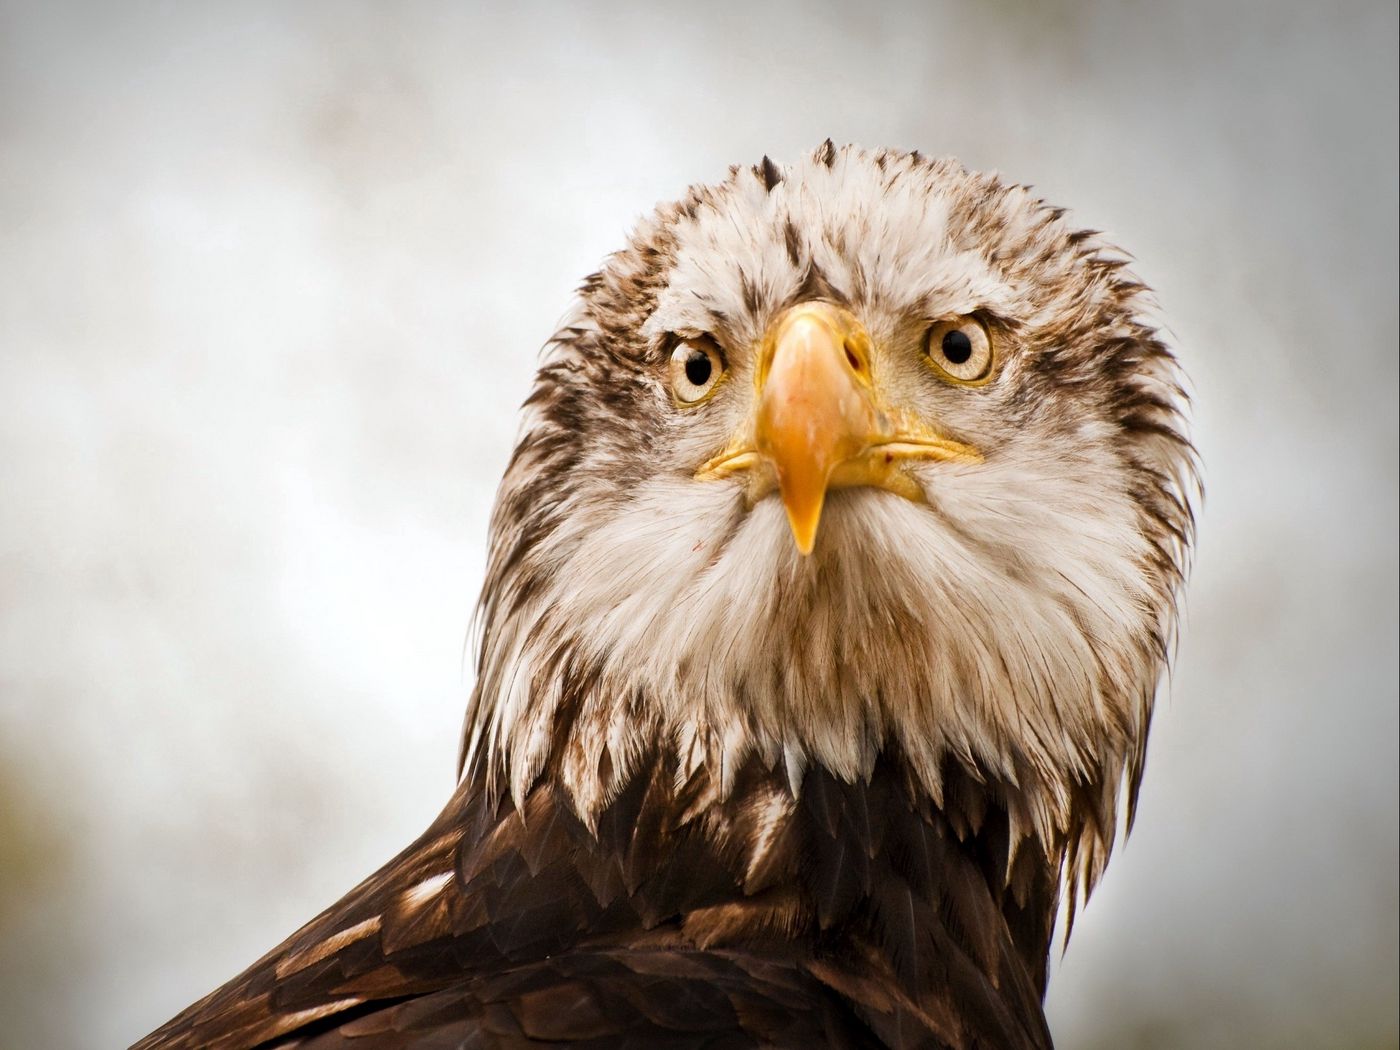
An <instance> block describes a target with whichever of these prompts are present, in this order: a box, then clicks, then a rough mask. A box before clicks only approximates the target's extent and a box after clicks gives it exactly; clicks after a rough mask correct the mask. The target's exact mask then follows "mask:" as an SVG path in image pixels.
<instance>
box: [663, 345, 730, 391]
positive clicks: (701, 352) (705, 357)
mask: <svg viewBox="0 0 1400 1050" xmlns="http://www.w3.org/2000/svg"><path fill="white" fill-rule="evenodd" d="M670 372H671V390H672V392H673V393H674V394H675V397H676V403H677V404H680V405H698V404H699V403H700V402H701V401H704V400H705V399H706V398H707V397H709V396H710V395H711V394H712V393H714V390H715V387H716V386H717V385H718V384H719V380H720V376H722V375H723V374H724V356H723V355H722V354H721V353H720V351H719V347H718V346H717V345H716V344H715V341H714V340H713V339H711V338H710V337H709V336H699V337H696V338H693V339H682V340H681V341H680V342H679V343H677V344H676V348H675V349H674V350H672V351H671V365H670Z"/></svg>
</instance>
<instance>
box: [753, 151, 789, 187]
mask: <svg viewBox="0 0 1400 1050" xmlns="http://www.w3.org/2000/svg"><path fill="white" fill-rule="evenodd" d="M754 173H755V174H756V175H757V176H758V177H759V178H760V179H762V180H763V188H764V189H765V190H767V191H768V192H769V193H772V192H773V187H774V186H776V185H778V183H780V182H782V181H783V173H782V172H781V171H779V170H778V166H777V165H776V164H774V163H773V162H772V161H771V160H770V159H769V158H768V155H767V154H764V157H763V162H762V163H761V164H760V165H759V166H758V167H757V168H756V169H754Z"/></svg>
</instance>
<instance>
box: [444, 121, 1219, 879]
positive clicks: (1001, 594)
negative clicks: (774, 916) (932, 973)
mask: <svg viewBox="0 0 1400 1050" xmlns="http://www.w3.org/2000/svg"><path fill="white" fill-rule="evenodd" d="M1123 262H1124V260H1123V258H1122V257H1121V255H1119V254H1118V253H1116V252H1114V251H1112V250H1111V249H1108V248H1106V247H1105V246H1103V245H1102V244H1101V243H1100V242H1099V241H1098V240H1097V239H1096V238H1095V236H1094V234H1093V233H1092V232H1091V231H1080V230H1076V229H1074V228H1073V227H1071V226H1070V225H1068V224H1067V223H1066V222H1065V220H1064V217H1063V211H1062V210H1061V209H1057V208H1052V207H1050V206H1048V205H1046V204H1045V203H1044V202H1043V201H1041V200H1039V199H1037V198H1036V197H1035V196H1034V195H1032V194H1031V193H1030V192H1029V190H1027V189H1026V188H1024V187H1021V186H1016V185H1011V184H1008V183H1005V182H1003V181H1002V180H1000V179H999V178H997V177H996V176H993V175H986V174H979V173H975V172H969V171H967V170H964V169H963V168H962V167H960V166H959V165H958V164H957V163H956V162H952V161H945V160H929V159H926V158H924V157H921V156H920V155H919V154H917V153H908V154H904V153H893V152H888V151H886V152H868V151H864V150H861V149H857V148H853V147H847V148H842V149H837V148H834V147H832V145H831V144H830V143H829V142H828V143H826V144H824V145H823V146H822V147H821V148H819V149H817V150H816V151H815V152H814V153H812V154H811V155H809V156H807V157H804V158H802V159H801V160H799V161H798V162H797V163H795V164H793V165H791V166H787V167H780V166H778V165H776V164H774V163H773V162H771V161H769V160H768V159H767V158H765V159H764V160H763V162H762V164H760V165H758V166H756V167H753V168H739V167H735V168H733V169H731V170H730V173H729V177H728V178H727V179H725V180H724V181H723V182H722V183H720V184H718V185H714V186H697V187H693V188H691V189H690V190H689V192H688V193H687V194H686V195H685V197H684V198H683V199H682V200H680V201H679V202H677V203H673V204H668V205H665V206H663V207H661V208H660V209H658V210H657V211H656V212H655V214H654V215H652V216H651V217H650V218H648V219H646V220H645V221H643V222H642V223H641V224H640V225H639V227H638V228H637V229H636V231H635V232H634V234H633V236H632V238H631V241H630V243H629V244H628V246H627V247H626V248H624V249H623V250H622V251H620V252H618V253H616V254H615V255H613V256H611V257H610V258H608V259H607V261H606V262H605V263H604V265H603V267H602V268H601V269H600V270H599V271H598V272H597V273H596V274H594V275H592V276H591V277H589V278H588V279H587V280H586V281H585V282H584V284H583V286H582V289H581V294H580V297H579V301H578V303H577V306H576V309H575V310H574V311H573V313H572V314H571V315H570V317H569V319H568V320H567V322H566V323H565V324H564V326H563V328H562V329H561V330H560V331H559V332H558V334H556V335H555V336H554V338H553V339H552V340H551V341H550V343H549V344H548V346H547V348H546V350H545V353H544V356H543V361H542V364H541V367H540V369H539V373H538V378H537V380H536V382H535V386H534V389H533V392H532V393H531V394H530V396H529V399H528V401H527V404H526V414H525V421H524V425H523V430H522V434H521V437H520V440H519V444H518V445H517V447H516V449H515V453H514V457H513V459H512V461H511V464H510V467H509V469H508V470H507V473H506V475H505V479H504V482H503V484H502V487H501V492H500V498H499V501H498V504H497V509H496V512H495V515H494V518H493V521H492V526H491V547H490V561H489V568H488V576H487V581H486V585H485V590H484V594H483V598H482V606H481V612H480V621H479V626H480V630H481V639H480V646H479V652H480V663H479V674H478V680H477V683H476V687H475V692H474V695H473V698H472V702H471V705H470V709H469V712H468V718H467V724H466V731H465V741H464V763H466V764H467V765H474V764H476V763H480V764H481V766H482V767H483V768H484V769H485V770H486V773H487V774H488V775H489V776H493V777H504V778H506V779H505V783H507V784H508V785H509V789H510V791H511V793H512V794H513V795H514V796H515V798H516V800H517V804H519V802H520V800H521V799H522V798H523V797H524V796H525V795H526V794H527V793H528V791H529V789H530V787H531V785H532V784H533V783H534V782H535V781H536V779H537V778H538V777H540V776H541V774H542V771H544V770H545V769H546V767H548V768H550V769H552V770H555V771H556V772H557V776H558V779H559V780H560V781H561V782H562V784H563V786H564V787H565V789H566V791H567V792H568V794H569V795H570V797H571V798H572V800H573V803H574V805H575V807H576V809H577V812H578V814H579V815H580V816H581V817H582V818H583V819H584V820H585V821H587V820H589V819H590V818H591V817H592V816H594V815H596V814H597V813H598V812H599V811H600V809H601V808H602V807H604V806H606V805H607V804H608V802H609V800H610V799H611V798H612V797H614V796H615V794H616V792H617V791H618V790H620V788H621V786H622V785H625V784H626V783H627V781H628V778H629V774H630V771H631V770H632V769H633V768H634V766H635V764H636V762H637V761H638V758H639V756H643V755H648V754H651V753H653V752H654V751H655V750H656V748H657V747H661V748H663V749H667V750H669V751H670V752H672V753H673V754H674V757H675V759H676V763H677V770H678V772H677V776H678V777H686V776H693V775H696V774H702V775H704V776H707V777H708V778H710V780H711V781H712V783H713V791H714V793H715V795H716V797H720V798H722V797H724V795H725V794H726V793H727V792H728V791H729V790H730V789H731V787H732V782H733V775H734V771H735V770H737V769H739V768H741V767H742V766H743V764H744V763H745V762H747V761H750V760H757V761H759V762H762V763H764V764H766V765H768V766H770V767H772V768H781V769H783V770H784V771H785V774H786V777H787V781H788V783H789V785H790V790H791V791H792V792H793V793H794V794H796V793H797V792H799V791H800V789H801V783H802V780H803V777H804V775H805V774H806V772H807V770H809V769H810V768H811V767H812V766H813V765H819V766H821V767H823V768H824V769H825V770H827V771H829V772H831V773H833V774H835V775H837V776H838V777H840V778H842V779H845V780H848V781H850V780H856V779H858V778H861V777H866V776H869V775H870V771H871V769H872V766H873V764H874V763H875V761H876V759H877V756H879V755H880V754H881V753H882V752H883V751H886V750H888V749H892V748H893V749H897V750H898V751H899V752H900V753H901V754H902V755H903V756H904V757H905V759H906V760H907V762H908V766H909V768H910V769H911V770H912V773H913V776H914V777H915V778H916V779H917V780H918V782H919V783H920V785H921V786H922V788H923V789H924V790H926V791H927V792H928V793H929V795H930V796H931V797H932V798H933V799H934V800H935V801H938V800H939V799H940V798H941V793H942V791H943V786H944V771H945V769H946V768H947V764H948V762H950V761H952V762H955V763H957V764H958V765H959V766H960V767H961V768H963V769H964V770H966V771H970V772H971V774H972V775H973V776H974V777H975V778H977V779H978V780H982V781H988V782H995V783H996V784H998V785H1001V787H1000V788H999V791H1000V793H1001V795H1002V796H1003V797H1002V798H1001V799H1000V800H999V801H1000V802H1001V804H1004V805H1005V806H1006V808H1007V811H1008V816H1009V819H1010V821H1011V826H1012V834H1011V840H1012V843H1013V846H1014V844H1015V843H1017V842H1020V841H1021V840H1022V839H1025V838H1027V837H1033V838H1034V839H1035V840H1036V841H1037V842H1038V843H1039V844H1040V845H1041V846H1042V847H1043V848H1044V849H1045V850H1046V851H1047V852H1048V853H1049V854H1050V855H1051V856H1052V857H1057V858H1060V859H1063V858H1064V857H1065V856H1066V855H1068V856H1069V857H1070V860H1071V864H1070V867H1071V869H1072V870H1071V871H1070V881H1071V885H1072V886H1073V885H1075V884H1076V882H1079V883H1081V884H1082V885H1083V886H1084V887H1085V889H1086V890H1087V888H1091V887H1092V885H1093V883H1094V881H1095V880H1096V879H1097V877H1098V875H1099V873H1100V871H1101V869H1102V866H1103V864H1104V863H1105V862H1106V860H1107V856H1108V852H1109V849H1110V848H1111V845H1112V841H1113V838H1114V835H1115V830H1116V827H1117V819H1116V812H1117V811H1116V804H1117V799H1118V795H1119V792H1120V788H1121V787H1122V785H1123V783H1124V782H1125V781H1126V782H1127V783H1128V785H1129V786H1130V792H1129V797H1130V808H1129V818H1130V819H1131V799H1132V798H1133V796H1135V793H1136V786H1137V783H1138V780H1139V777H1140V775H1141V769H1142V761H1143V752H1144V747H1145V742H1146V737H1147V730H1148V723H1149V719H1150V716H1151V711H1152V702H1153V695H1154V692H1155V690H1156V686H1157V681H1158V679H1159V677H1160V675H1161V673H1162V670H1163V667H1164V663H1165V660H1166V654H1167V652H1168V649H1169V644H1170V639H1171V638H1172V635H1173V631H1174V626H1175V617H1176V597H1177V594H1178V591H1179V588H1180V584H1181V582H1182V577H1183V573H1184V569H1185V561H1186V556H1187V547H1188V543H1189V539H1190V536H1191V531H1192V514H1191V509H1190V498H1191V494H1192V492H1193V490H1194V488H1195V486H1196V475H1195V462H1194V457H1193V453H1192V449H1191V446H1190V444H1189V441H1188V439H1187V437H1186V433H1185V429H1184V421H1183V406H1184V402H1185V396H1184V394H1183V392H1182V386H1181V381H1180V377H1179V374H1178V370H1177V366H1176V363H1175V361H1174V359H1173V357H1172V355H1171V354H1170V353H1169V351H1168V350H1167V349H1166V347H1165V346H1164V345H1163V343H1162V342H1161V341H1160V340H1159V338H1158V336H1157V334H1156V332H1155V330H1154V328H1153V327H1152V326H1151V325H1150V324H1149V322H1148V321H1147V320H1145V319H1144V317H1143V312H1144V308H1145V302H1144V289H1143V286H1142V285H1141V284H1139V283H1138V282H1137V281H1136V280H1134V279H1133V278H1132V277H1131V276H1130V275H1129V274H1128V273H1127V272H1126V271H1125V269H1124V266H1123Z"/></svg>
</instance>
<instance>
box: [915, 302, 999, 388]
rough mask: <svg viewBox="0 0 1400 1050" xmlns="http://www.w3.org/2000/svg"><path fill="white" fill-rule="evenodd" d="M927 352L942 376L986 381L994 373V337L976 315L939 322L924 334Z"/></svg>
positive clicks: (952, 380)
mask: <svg viewBox="0 0 1400 1050" xmlns="http://www.w3.org/2000/svg"><path fill="white" fill-rule="evenodd" d="M924 355H925V356H926V357H927V358H928V361H929V364H931V365H932V366H933V370H934V371H935V372H937V373H938V375H939V377H940V378H941V379H946V380H947V381H948V382H950V383H960V384H964V385H967V384H976V383H984V382H986V381H987V380H988V379H989V378H991V374H992V337H991V335H990V334H989V333H988V332H987V328H986V326H985V325H984V324H982V322H981V321H979V320H977V318H975V317H956V318H954V319H953V320H951V321H939V322H938V323H937V324H935V325H933V327H931V328H930V329H929V330H928V335H927V336H925V337H924Z"/></svg>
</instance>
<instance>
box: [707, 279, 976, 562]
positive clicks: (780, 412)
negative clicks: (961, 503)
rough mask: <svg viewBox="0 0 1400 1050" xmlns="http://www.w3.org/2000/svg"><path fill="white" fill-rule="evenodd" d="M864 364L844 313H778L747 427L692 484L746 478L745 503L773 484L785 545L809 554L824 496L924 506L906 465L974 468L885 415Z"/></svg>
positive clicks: (812, 309) (821, 307) (827, 307)
mask: <svg viewBox="0 0 1400 1050" xmlns="http://www.w3.org/2000/svg"><path fill="white" fill-rule="evenodd" d="M871 357H872V347H871V341H870V336H869V335H868V334H867V332H866V331H865V327H864V326H863V325H862V324H861V323H860V322H859V321H858V320H857V319H856V318H855V316H854V315H852V314H851V313H850V311H848V310H845V309H843V308H842V307H839V306H835V305H833V304H831V303H826V302H806V303H799V304H798V305H796V306H794V307H791V308H790V309H788V310H787V311H785V312H784V313H783V314H781V315H780V316H779V317H778V319H777V320H776V321H774V322H773V324H772V326H771V327H770V328H769V330H768V333H767V334H766V335H765V336H764V338H763V342H762V343H761V344H760V346H759V351H758V357H757V370H756V373H755V377H756V381H757V385H758V396H757V402H756V407H755V411H754V415H753V417H752V423H751V425H750V426H749V427H746V428H745V432H744V433H743V434H742V435H736V439H735V441H734V442H732V443H731V444H730V446H729V448H727V449H726V450H725V451H724V452H722V453H720V454H719V455H718V456H716V457H714V458H713V459H711V460H710V461H709V462H708V463H706V464H705V465H704V466H703V467H701V468H700V470H699V471H698V472H697V474H696V477H698V478H723V477H730V476H732V475H734V474H737V473H739V472H745V473H747V474H748V475H749V496H750V499H751V500H756V499H758V498H759V497H761V496H762V495H763V494H764V493H765V492H769V491H772V489H773V488H774V487H775V483H776V487H777V489H778V493H779V495H780V496H781V498H782V501H783V507H784V508H785V509H786V511H787V518H788V525H789V526H790V527H791V528H792V538H793V541H794V542H795V543H796V544H797V549H798V550H799V551H801V552H802V553H803V554H811V553H812V548H813V547H814V546H815V544H816V540H817V527H818V525H820V523H821V516H822V506H823V505H824V504H825V502H826V494H827V491H828V490H830V489H833V488H847V487H853V486H859V485H866V486H874V487H877V488H883V489H886V490H888V491H890V492H894V493H896V494H898V495H900V496H903V497H905V498H906V499H910V500H913V501H915V502H923V500H924V493H923V489H922V487H921V486H920V485H919V484H918V483H917V482H916V481H915V480H914V478H913V477H912V476H911V475H910V474H909V473H908V472H907V471H906V470H905V464H906V463H907V462H908V461H909V460H930V459H932V460H944V461H954V462H963V463H969V462H971V463H978V462H981V459H982V457H981V456H980V455H978V453H977V451H976V450H975V449H973V448H971V447H970V446H967V445H963V444H960V443H959V442H956V441H951V440H949V439H947V438H945V437H943V436H942V435H940V434H938V433H937V432H935V431H934V430H932V429H931V428H930V427H928V426H927V425H926V424H924V423H923V422H922V421H920V420H918V419H917V418H914V417H913V415H912V414H911V413H908V412H905V411H901V410H899V409H895V408H891V407H889V406H887V405H886V404H885V403H884V402H883V401H882V399H881V398H880V397H879V395H878V393H877V391H876V388H875V384H874V382H873V379H872V376H871Z"/></svg>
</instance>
